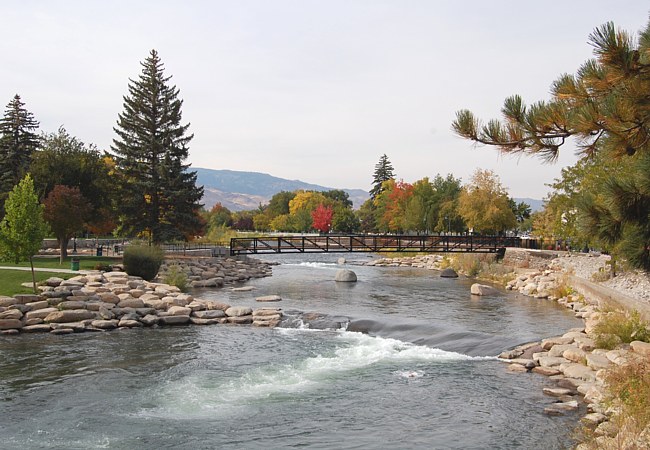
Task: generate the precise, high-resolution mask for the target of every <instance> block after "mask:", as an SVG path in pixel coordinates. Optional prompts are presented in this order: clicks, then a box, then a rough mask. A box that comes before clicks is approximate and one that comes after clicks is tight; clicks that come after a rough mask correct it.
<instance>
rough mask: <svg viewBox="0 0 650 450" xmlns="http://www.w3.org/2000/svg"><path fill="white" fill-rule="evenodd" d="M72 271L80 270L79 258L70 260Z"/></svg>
mask: <svg viewBox="0 0 650 450" xmlns="http://www.w3.org/2000/svg"><path fill="white" fill-rule="evenodd" d="M70 270H79V258H72V259H71V260H70Z"/></svg>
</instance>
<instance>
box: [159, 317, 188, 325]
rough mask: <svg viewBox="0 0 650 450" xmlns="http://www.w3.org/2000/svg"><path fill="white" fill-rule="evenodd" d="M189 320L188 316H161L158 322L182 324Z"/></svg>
mask: <svg viewBox="0 0 650 450" xmlns="http://www.w3.org/2000/svg"><path fill="white" fill-rule="evenodd" d="M189 321H190V316H162V317H160V318H159V322H158V323H160V324H163V325H183V324H186V323H188V322H189Z"/></svg>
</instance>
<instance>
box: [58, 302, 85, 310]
mask: <svg viewBox="0 0 650 450" xmlns="http://www.w3.org/2000/svg"><path fill="white" fill-rule="evenodd" d="M58 308H59V309H61V310H64V309H86V302H80V301H77V300H66V301H64V302H61V303H59V305H58Z"/></svg>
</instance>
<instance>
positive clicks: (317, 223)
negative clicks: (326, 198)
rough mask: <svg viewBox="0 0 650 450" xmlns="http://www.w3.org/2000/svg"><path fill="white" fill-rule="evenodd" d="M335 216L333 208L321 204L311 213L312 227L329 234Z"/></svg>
mask: <svg viewBox="0 0 650 450" xmlns="http://www.w3.org/2000/svg"><path fill="white" fill-rule="evenodd" d="M333 216H334V209H332V207H331V206H325V205H323V204H322V203H321V204H319V205H318V206H317V207H316V209H315V210H313V211H312V212H311V218H312V221H313V222H312V227H314V229H315V230H318V231H320V232H321V233H329V231H330V228H332V217H333Z"/></svg>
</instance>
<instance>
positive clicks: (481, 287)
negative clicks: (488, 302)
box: [470, 283, 498, 296]
mask: <svg viewBox="0 0 650 450" xmlns="http://www.w3.org/2000/svg"><path fill="white" fill-rule="evenodd" d="M470 292H471V293H472V295H481V296H483V295H494V294H497V292H498V291H497V290H496V289H494V288H493V287H492V286H488V285H486V284H479V283H474V284H473V285H472V287H471V288H470Z"/></svg>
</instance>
